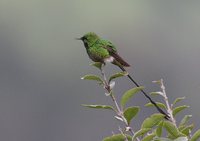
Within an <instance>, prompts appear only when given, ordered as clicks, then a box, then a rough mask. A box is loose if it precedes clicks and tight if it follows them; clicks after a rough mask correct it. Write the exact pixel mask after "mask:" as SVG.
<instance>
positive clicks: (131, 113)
mask: <svg viewBox="0 0 200 141" xmlns="http://www.w3.org/2000/svg"><path fill="white" fill-rule="evenodd" d="M139 111H140V108H139V107H129V108H127V109H126V110H125V111H124V117H125V118H126V120H127V122H128V125H129V124H130V122H131V120H132V118H134V117H135V116H136V115H137V113H138V112H139Z"/></svg>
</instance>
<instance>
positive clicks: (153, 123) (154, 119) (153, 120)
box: [141, 114, 165, 128]
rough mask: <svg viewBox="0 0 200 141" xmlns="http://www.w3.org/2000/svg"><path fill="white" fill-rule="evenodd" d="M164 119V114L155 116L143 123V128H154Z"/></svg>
mask: <svg viewBox="0 0 200 141" xmlns="http://www.w3.org/2000/svg"><path fill="white" fill-rule="evenodd" d="M164 117H165V115H163V114H153V115H151V116H150V117H148V118H146V119H145V120H144V121H143V123H142V127H141V128H152V127H154V126H156V125H157V124H158V123H159V122H160V121H162V120H163V119H164Z"/></svg>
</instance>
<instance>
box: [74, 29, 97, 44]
mask: <svg viewBox="0 0 200 141" xmlns="http://www.w3.org/2000/svg"><path fill="white" fill-rule="evenodd" d="M98 39H99V36H98V35H97V34H96V33H94V32H89V33H86V34H85V35H84V36H83V37H81V38H77V40H81V41H83V43H84V45H85V47H88V46H89V47H90V46H92V45H93V44H94V43H95V42H96V41H97V40H98Z"/></svg>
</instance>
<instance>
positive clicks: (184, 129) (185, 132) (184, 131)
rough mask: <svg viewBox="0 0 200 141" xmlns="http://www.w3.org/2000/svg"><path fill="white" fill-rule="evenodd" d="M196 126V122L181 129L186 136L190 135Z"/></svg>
mask: <svg viewBox="0 0 200 141" xmlns="http://www.w3.org/2000/svg"><path fill="white" fill-rule="evenodd" d="M193 128H194V124H191V125H188V126H186V127H185V128H183V129H182V130H180V131H181V132H182V133H183V134H185V135H186V136H189V134H190V133H191V131H192V129H193Z"/></svg>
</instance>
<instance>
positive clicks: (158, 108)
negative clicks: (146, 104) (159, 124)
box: [119, 66, 170, 120]
mask: <svg viewBox="0 0 200 141" xmlns="http://www.w3.org/2000/svg"><path fill="white" fill-rule="evenodd" d="M119 68H120V69H121V70H122V71H126V69H125V68H124V67H123V66H119ZM128 78H129V79H130V80H131V81H132V82H133V83H134V84H135V85H136V86H137V87H140V85H139V84H138V83H137V82H136V81H135V80H134V79H133V78H132V77H131V76H130V75H129V74H128ZM141 92H142V93H143V94H144V96H145V97H146V98H148V99H149V101H150V102H151V103H152V104H153V105H154V106H155V107H156V109H157V110H158V111H159V112H160V113H161V114H163V115H165V119H167V120H169V119H170V116H169V115H168V114H166V113H165V112H164V111H163V110H162V109H161V108H160V107H158V105H157V104H156V102H154V101H153V100H152V99H151V97H150V96H148V95H147V93H146V92H145V91H144V90H141Z"/></svg>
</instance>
